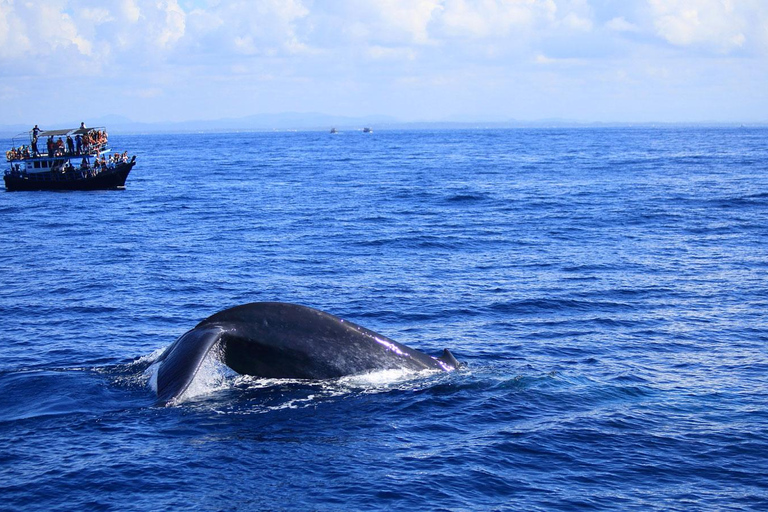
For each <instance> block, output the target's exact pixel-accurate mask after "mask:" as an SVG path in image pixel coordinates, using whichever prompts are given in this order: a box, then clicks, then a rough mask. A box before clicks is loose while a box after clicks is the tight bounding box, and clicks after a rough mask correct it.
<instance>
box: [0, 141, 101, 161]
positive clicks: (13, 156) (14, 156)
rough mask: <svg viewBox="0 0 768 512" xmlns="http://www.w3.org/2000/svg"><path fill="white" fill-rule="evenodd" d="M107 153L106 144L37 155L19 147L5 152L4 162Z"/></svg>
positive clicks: (27, 148)
mask: <svg viewBox="0 0 768 512" xmlns="http://www.w3.org/2000/svg"><path fill="white" fill-rule="evenodd" d="M107 151H109V147H108V144H107V143H106V142H105V143H102V144H91V145H89V146H85V147H82V148H81V149H80V151H77V150H75V151H67V150H66V149H64V150H55V151H54V152H53V154H50V153H49V152H47V151H44V152H43V151H38V152H37V153H35V152H33V151H32V148H30V147H29V146H21V147H20V148H13V149H10V150H8V151H6V152H5V160H6V161H8V162H17V161H21V160H32V159H35V158H56V157H75V156H96V155H99V154H101V153H104V152H107Z"/></svg>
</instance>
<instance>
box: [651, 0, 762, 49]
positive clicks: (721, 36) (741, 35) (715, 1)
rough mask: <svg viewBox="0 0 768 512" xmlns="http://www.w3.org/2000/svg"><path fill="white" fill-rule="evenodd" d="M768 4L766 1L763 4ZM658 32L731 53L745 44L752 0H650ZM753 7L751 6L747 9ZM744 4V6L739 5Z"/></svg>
mask: <svg viewBox="0 0 768 512" xmlns="http://www.w3.org/2000/svg"><path fill="white" fill-rule="evenodd" d="M763 5H765V4H763ZM649 6H650V9H651V13H652V16H653V18H654V26H655V28H656V33H657V34H658V35H659V36H660V37H662V38H664V39H665V40H666V41H668V42H669V43H671V44H673V45H676V46H692V45H699V46H704V47H710V48H714V49H716V50H718V51H721V52H729V51H731V50H734V49H736V48H739V47H741V46H743V45H744V43H745V42H746V39H747V37H746V35H745V31H746V30H747V28H748V25H749V23H748V20H747V19H746V18H745V14H746V13H752V14H753V15H754V14H755V12H756V11H755V8H757V11H760V10H763V11H765V9H764V8H763V9H759V4H757V3H755V2H752V1H751V0H741V1H740V2H738V3H737V2H735V1H731V0H649ZM746 6H749V7H751V9H743V8H744V7H746ZM737 7H741V8H737Z"/></svg>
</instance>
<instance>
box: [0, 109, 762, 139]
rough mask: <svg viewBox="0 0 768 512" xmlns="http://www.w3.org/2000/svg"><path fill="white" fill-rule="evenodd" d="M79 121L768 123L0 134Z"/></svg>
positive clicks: (314, 117)
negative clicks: (81, 129)
mask: <svg viewBox="0 0 768 512" xmlns="http://www.w3.org/2000/svg"><path fill="white" fill-rule="evenodd" d="M81 121H83V122H85V123H86V125H87V126H106V127H107V128H108V129H109V131H110V133H185V132H193V133H194V132H237V131H273V130H274V131H290V130H297V131H324V130H330V129H331V128H336V129H338V130H340V131H344V130H347V131H352V130H362V129H363V127H371V128H373V129H374V131H375V130H403V129H410V130H419V129H422V130H440V129H483V128H487V129H503V128H546V127H599V126H606V127H610V126H707V125H711V126H751V127H754V126H768V122H766V123H754V122H752V123H739V122H730V123H726V122H715V121H713V122H709V123H708V122H695V123H685V122H680V123H671V122H638V123H633V122H612V123H609V122H588V121H575V120H568V119H541V120H536V121H522V120H516V119H508V120H503V119H496V120H486V121H483V120H472V119H467V118H452V119H445V120H436V121H415V122H414V121H411V122H408V121H402V120H399V119H396V118H394V117H389V116H384V115H381V116H363V117H345V116H335V115H329V114H321V113H313V112H310V113H304V112H285V113H280V114H257V115H251V116H246V117H238V118H224V119H215V120H197V121H181V122H154V123H145V122H139V121H134V120H132V119H129V118H127V117H124V116H118V115H107V116H103V117H99V118H96V119H88V118H84V119H73V120H71V121H69V122H62V123H51V124H50V125H48V124H46V123H41V122H39V121H35V120H30V123H29V125H0V136H3V137H12V136H14V135H17V134H20V133H24V132H28V131H29V130H30V129H31V128H32V126H34V125H35V123H36V122H37V124H39V125H40V127H41V128H43V129H56V128H67V127H70V126H71V127H73V128H74V127H77V126H79V125H80V122H81Z"/></svg>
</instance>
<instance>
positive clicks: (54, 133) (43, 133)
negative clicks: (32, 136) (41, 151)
mask: <svg viewBox="0 0 768 512" xmlns="http://www.w3.org/2000/svg"><path fill="white" fill-rule="evenodd" d="M93 130H104V127H103V126H97V127H94V128H64V129H61V130H40V132H39V133H38V134H37V136H38V137H61V136H62V135H85V134H86V133H88V132H91V131H93ZM30 133H31V130H30Z"/></svg>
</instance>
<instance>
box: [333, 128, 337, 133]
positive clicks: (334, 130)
mask: <svg viewBox="0 0 768 512" xmlns="http://www.w3.org/2000/svg"><path fill="white" fill-rule="evenodd" d="M331 133H339V132H338V130H336V128H331Z"/></svg>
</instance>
